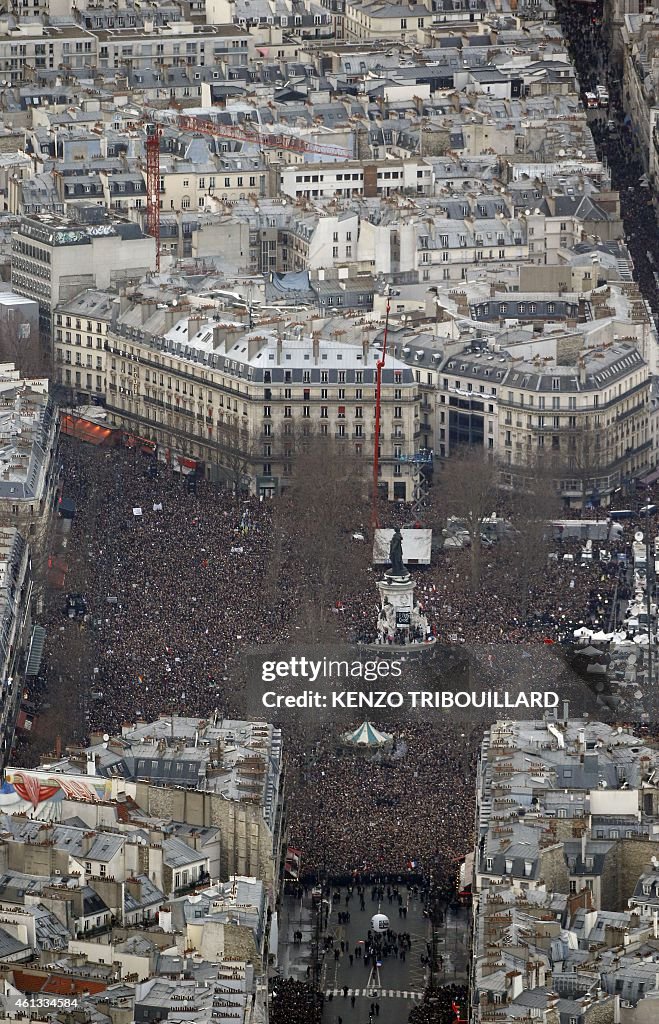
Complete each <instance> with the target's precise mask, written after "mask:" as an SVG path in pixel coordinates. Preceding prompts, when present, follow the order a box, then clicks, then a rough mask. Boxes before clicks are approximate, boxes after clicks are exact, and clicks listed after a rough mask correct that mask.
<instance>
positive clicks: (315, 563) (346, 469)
mask: <svg viewBox="0 0 659 1024" xmlns="http://www.w3.org/2000/svg"><path fill="white" fill-rule="evenodd" d="M366 510H367V482H366V480H365V476H364V471H363V464H362V462H361V460H359V459H357V458H356V457H355V456H353V455H351V454H350V452H349V451H348V450H346V446H345V443H342V442H341V441H337V440H335V439H334V438H329V437H323V436H317V435H310V436H309V437H307V438H304V437H303V438H302V439H301V440H300V442H299V446H298V449H297V451H296V455H295V461H294V463H293V474H292V477H291V484H290V487H289V489H288V490H287V492H286V494H285V495H283V497H282V498H281V499H280V501H279V503H278V507H277V512H276V515H275V529H278V530H280V531H281V545H282V550H281V552H280V557H281V558H282V560H283V559H285V560H286V562H287V563H288V566H289V572H290V567H291V565H293V566H294V567H295V572H296V574H297V575H296V578H297V579H298V581H299V582H300V584H301V586H302V590H303V592H304V601H303V602H302V607H300V613H301V614H302V615H304V616H305V617H306V626H307V629H308V634H309V635H310V637H311V638H313V639H319V638H320V637H322V636H324V635H326V634H327V633H328V632H331V625H330V623H331V621H332V619H331V610H332V608H333V607H334V605H335V603H336V601H337V600H340V599H341V598H342V596H343V595H345V593H346V592H347V590H348V588H349V587H351V586H354V580H355V570H356V568H358V567H359V566H357V565H356V563H361V562H365V561H366V559H367V557H368V556H367V545H366V544H356V543H354V542H353V541H352V540H351V534H352V532H353V531H354V530H355V529H357V527H358V526H360V525H361V523H362V521H363V520H364V518H365V516H366Z"/></svg>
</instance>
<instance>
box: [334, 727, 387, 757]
mask: <svg viewBox="0 0 659 1024" xmlns="http://www.w3.org/2000/svg"><path fill="white" fill-rule="evenodd" d="M341 739H342V740H343V742H344V744H346V746H350V747H361V748H362V749H365V748H366V749H369V750H379V749H380V748H381V747H386V746H388V745H390V744H391V743H392V741H393V736H392V735H391V733H388V732H380V730H379V729H376V728H375V726H374V725H371V723H370V722H362V724H361V725H360V726H358V727H357V728H356V729H355V731H354V732H345V733H344V734H343V736H342V737H341Z"/></svg>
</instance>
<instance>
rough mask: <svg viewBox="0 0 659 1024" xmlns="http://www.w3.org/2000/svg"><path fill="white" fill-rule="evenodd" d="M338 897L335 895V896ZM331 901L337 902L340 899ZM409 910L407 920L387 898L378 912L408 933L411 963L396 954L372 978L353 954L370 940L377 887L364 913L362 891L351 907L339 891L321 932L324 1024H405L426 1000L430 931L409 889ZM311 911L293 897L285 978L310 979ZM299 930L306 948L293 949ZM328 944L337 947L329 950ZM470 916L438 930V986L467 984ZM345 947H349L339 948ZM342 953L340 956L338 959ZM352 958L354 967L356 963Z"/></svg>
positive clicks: (284, 925)
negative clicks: (345, 916)
mask: <svg viewBox="0 0 659 1024" xmlns="http://www.w3.org/2000/svg"><path fill="white" fill-rule="evenodd" d="M335 891H336V890H335ZM335 891H333V893H332V895H334V892H335ZM402 894H403V907H406V908H407V916H406V917H401V916H399V912H398V906H397V905H396V903H395V900H394V901H392V904H391V905H390V904H389V901H388V899H387V896H386V894H385V899H384V901H383V903H382V905H381V907H380V909H381V912H382V913H384V914H386V915H387V916H388V917H389V922H390V928H391V930H392V931H394V932H397V933H401V932H408V933H409V935H410V938H411V950H410V951H409V952H408V953H407V955H406V958H405V960H402V959H401V957H400V956H395V955H390V956H388V957H386V958H384V959H383V960H382V961H381V963H382V966H381V967H380V968H379V969H377V968H376V971H377V973H375V974H374V973H373V970H374V969H373V964H372V963H371V964H369V965H368V966H364V963H363V960H362V958H361V956H355V949H356V948H358V947H361V948H362V949H363V944H364V942H365V941H367V938H368V931H369V928H370V926H371V918H372V916H373V914H375V913H377V912H378V908H379V904H378V903H377V901H374V900H372V898H371V896H372V893H371V888H370V887H367V888H366V891H365V894H364V895H365V908H364V910H363V911H362V910H361V909H360V902H359V897H358V895H357V892H356V890H355V891H354V893H353V895H352V898H350V899H349V901H348V902H347V903H346V896H347V890H346V889H345V888H343V889H341V890H340V899H339V900H338V901H335V900H334V899H332V901H331V904H330V911H329V914H328V919H327V927H326V928H325V929H323V930H322V931H321V956H322V963H321V970H320V985H321V990H322V991H323V992H324V994H325V1017H324V1019H325V1021H326V1022H329V1024H338V1022H339V1021H340V1020H342V1022H343V1024H369V1017H370V1015H371V1014H373V1020H376V1019H377V1020H378V1021H381V1022H382V1024H401V1022H403V1021H405V1020H406V1019H407V1015H408V1013H409V1012H410V1010H411V1008H412V1006H413V1005H414V1003H415V1002H416V1001H418V1000H420V999H421V997H422V993H423V989H424V986H425V984H426V979H427V972H428V967H427V964H426V963H422V957H423V958H424V960H426V959H427V957H428V953H429V946H428V943H429V942H430V937H431V930H430V925H429V922H428V920H427V918H426V917H424V914H423V902H422V899H421V897H420V896H415V895H414V894H413V893H412V892H409V893H408V891H407V889H404V888H403V889H402ZM346 912H349V914H350V921H349V922H346V923H343V922H342V923H339V913H341V914H342V915H343V914H345V913H346ZM312 919H313V910H312V906H311V897H310V895H309V894H307V895H306V896H305V897H303V899H302V900H300V899H295V898H294V897H292V896H287V897H285V898H284V901H283V904H282V909H281V913H280V949H279V963H278V972H280V973H281V975H283V976H291V977H295V978H297V979H299V980H305V979H307V978H308V976H309V975H308V973H307V969H308V968H309V974H310V973H311V964H312V940H313V926H312ZM295 931H301V932H302V935H303V938H302V942H301V943H297V944H296V943H294V932H295ZM325 939H327V940H328V941H329V940H330V939H332V940H333V944H332V945H330V946H329V948H328V949H327V950H324V944H325ZM467 939H468V913H467V912H466V911H465V910H460V911H459V912H458V913H457V914H456V913H452V912H449V913H448V914H447V915H446V918H445V921H444V924H443V926H441V927H440V928H439V929H438V941H437V950H438V975H437V976H438V981H439V982H440V983H441V982H446V983H449V982H454V981H458V982H459V981H464V980H465V979H466V976H467V962H468V956H467V948H468V946H467ZM341 943H343V945H344V948H343V950H342V949H341ZM337 953H338V957H337V955H336V954H337ZM351 955H352V962H351V960H350V956H351ZM344 990H347V991H346V994H344Z"/></svg>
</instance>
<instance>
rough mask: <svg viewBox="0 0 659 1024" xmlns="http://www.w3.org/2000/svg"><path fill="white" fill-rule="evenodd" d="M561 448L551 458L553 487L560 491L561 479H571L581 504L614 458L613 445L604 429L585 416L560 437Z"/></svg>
mask: <svg viewBox="0 0 659 1024" xmlns="http://www.w3.org/2000/svg"><path fill="white" fill-rule="evenodd" d="M560 441H562V443H563V447H562V449H561V450H560V455H557V456H556V458H555V459H554V479H555V481H556V485H557V489H559V490H564V489H565V488H564V487H562V486H561V481H565V480H571V481H575V482H576V485H577V490H578V492H579V494H580V501H581V504H582V505H585V504H586V502H587V501H588V500H589V499H590V498H592V496H593V495H594V494H595V493H596V492H597V490H598V486H599V483H598V481H599V479H600V477H602V476H606V475H608V466H609V464H610V463H611V462H612V461H613V460H614V456H615V453H614V448H613V444H612V441H611V440H610V438H609V434H608V432H607V431H605V430H602V429H601V428H600V427H599V426H596V425H595V424H594V423H593V422H591V420H590V419H589V418H586V419H584V420H580V421H579V426H578V427H575V428H573V429H571V430H570V431H569V432H568V433H567V434H566V435H565V436H563V437H561V438H560Z"/></svg>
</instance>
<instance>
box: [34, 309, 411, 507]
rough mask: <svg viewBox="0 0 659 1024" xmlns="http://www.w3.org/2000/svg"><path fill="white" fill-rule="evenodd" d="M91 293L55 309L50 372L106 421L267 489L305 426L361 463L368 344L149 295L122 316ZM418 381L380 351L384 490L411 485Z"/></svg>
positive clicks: (368, 449) (368, 392) (368, 399)
mask: <svg viewBox="0 0 659 1024" xmlns="http://www.w3.org/2000/svg"><path fill="white" fill-rule="evenodd" d="M118 301H119V303H120V304H121V305H124V304H125V305H130V304H129V303H128V301H127V300H126V299H124V300H118ZM90 302H91V303H92V304H94V305H96V304H97V297H96V295H95V293H88V296H87V298H86V299H83V298H81V299H80V300H79V303H78V304H80V303H82V305H80V308H77V305H76V301H75V300H74V301H73V302H72V303H69V304H66V305H65V306H63V307H62V308H61V309H58V311H57V312H56V314H55V323H54V331H55V345H54V348H55V367H56V374H57V378H58V380H59V381H60V382H61V383H62V384H63V385H65V386H66V387H67V388H70V389H71V391H72V392H73V393H74V394H75V395H76V396H77V398H78V399H82V400H85V399H86V398H89V397H92V398H95V399H96V400H99V401H101V402H102V403H103V404H104V405H105V407H106V409H107V411H108V414H109V417H108V419H109V423H110V424H111V425H113V426H115V427H121V428H123V429H125V430H130V431H132V432H135V433H138V434H140V435H141V436H143V437H145V438H148V439H149V440H150V441H152V442H154V443H155V444H156V445H157V446H158V447H159V449H161V450H174V451H176V452H181V453H183V454H184V455H186V456H188V457H189V458H191V459H194V460H196V461H198V462H202V463H204V465H205V469H206V473H207V475H208V476H209V477H210V478H213V479H217V480H224V481H225V482H229V483H230V484H231V485H232V486H237V487H249V489H251V490H252V491H253V492H256V493H259V494H264V495H272V494H275V493H278V492H279V491H280V490H281V489H282V488H285V487H286V484H287V482H288V480H289V478H290V476H291V473H292V470H293V463H294V459H295V450H296V447H297V446H298V445H299V444H300V440H301V438H304V437H305V436H308V437H311V436H314V435H318V436H320V437H332V438H333V439H334V440H335V441H336V443H337V444H339V445H341V446H343V447H344V448H345V450H346V452H349V453H350V454H351V455H354V456H355V457H357V458H359V459H363V461H364V465H365V467H367V466H368V464H369V463H370V461H371V459H372V456H373V452H374V441H375V437H374V416H375V384H376V362H377V358H378V351H377V350H376V349H373V348H372V347H369V346H368V345H367V344H363V345H362V346H358V345H349V344H342V343H339V342H335V341H329V340H324V339H321V338H319V337H318V336H314V337H311V338H309V337H304V336H303V335H302V333H301V329H300V328H297V329H295V330H290V329H289V330H286V331H284V332H283V333H282V334H280V335H276V334H273V333H271V332H269V331H268V332H265V331H264V332H263V333H261V332H260V331H259V332H258V333H257V332H256V331H251V332H247V331H246V330H245V328H244V326H243V325H241V324H237V323H235V322H233V323H231V322H228V321H226V322H221V321H219V320H218V319H213V320H210V319H208V318H206V317H203V316H194V315H192V314H191V315H189V316H187V317H185V318H182V317H181V314H180V311H177V310H175V309H174V308H170V309H167V310H157V309H156V307H155V304H154V305H152V306H149V305H148V304H144V305H143V306H140V307H139V311H138V312H137V313H136V310H135V307H132V308H131V309H130V311H127V313H126V316H127V317H130V322H126V320H125V319H122V315H119V316H117V315H116V312H115V316H114V317H113V316H112V312H111V309H110V308H109V307H107V306H106V307H105V308H104V309H103V311H102V312H100V311H99V309H100V307H99V306H97V308H96V309H95V310H92V309H91V307H90V306H89V303H90ZM83 306H84V308H83ZM138 324H139V326H138ZM90 325H91V326H90ZM418 391H419V389H418V387H417V385H416V382H415V380H414V377H413V374H412V371H411V370H410V369H409V368H408V367H407V366H405V365H404V363H402V362H400V361H398V360H396V359H395V358H391V359H389V360H388V361H387V366H386V368H385V369H384V371H383V378H382V413H381V427H380V445H379V448H380V467H381V481H380V482H381V487H382V491H383V493H386V494H387V496H388V497H390V498H396V499H401V500H405V499H406V498H409V497H410V495H411V488H412V477H411V472H410V463H409V461H408V460H409V457H410V456H411V455H412V454H413V453H414V451H415V450H416V449H417V448H418V447H420V446H421V440H422V435H421V425H420V402H419V394H418Z"/></svg>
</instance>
